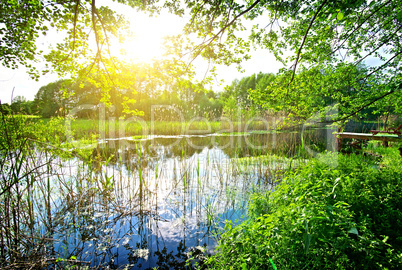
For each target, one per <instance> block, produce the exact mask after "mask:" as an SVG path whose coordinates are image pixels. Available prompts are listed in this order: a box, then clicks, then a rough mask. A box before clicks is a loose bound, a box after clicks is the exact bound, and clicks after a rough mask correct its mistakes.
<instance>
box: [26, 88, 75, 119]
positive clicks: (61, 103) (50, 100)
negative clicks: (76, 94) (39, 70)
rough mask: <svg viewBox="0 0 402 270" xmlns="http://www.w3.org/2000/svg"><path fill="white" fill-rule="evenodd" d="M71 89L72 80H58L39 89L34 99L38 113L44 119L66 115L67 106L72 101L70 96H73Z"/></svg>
mask: <svg viewBox="0 0 402 270" xmlns="http://www.w3.org/2000/svg"><path fill="white" fill-rule="evenodd" d="M71 87H72V82H71V81H70V80H58V81H56V82H53V83H49V84H48V85H46V86H42V87H41V88H39V91H38V92H37V93H36V95H35V99H34V107H35V110H36V113H37V114H39V115H41V116H42V117H52V116H56V115H59V116H64V115H66V110H67V109H68V108H67V107H68V106H67V104H68V102H69V100H70V99H71V97H70V96H69V95H68V94H69V93H70V94H72V93H71V92H72V88H71Z"/></svg>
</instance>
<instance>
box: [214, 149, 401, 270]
mask: <svg viewBox="0 0 402 270" xmlns="http://www.w3.org/2000/svg"><path fill="white" fill-rule="evenodd" d="M372 148H375V150H376V152H378V153H380V154H381V155H382V156H383V158H382V159H381V160H378V159H376V158H372V157H371V156H363V155H350V156H346V155H338V154H337V153H328V154H326V155H325V156H324V157H322V158H321V159H320V160H321V161H319V160H312V161H310V162H309V163H308V164H307V165H306V166H302V167H300V168H298V169H297V170H296V171H289V170H288V171H287V173H286V177H285V178H284V179H282V180H281V182H280V184H279V185H278V186H277V187H276V188H275V190H274V191H271V192H265V193H261V192H257V193H255V194H254V195H253V196H252V198H253V199H252V203H251V205H250V206H249V215H250V219H249V220H247V221H245V222H244V223H242V224H241V225H239V226H232V225H231V224H230V223H229V224H228V225H227V226H226V228H225V229H226V232H225V233H224V234H223V235H222V236H221V239H220V241H219V246H218V248H217V254H216V255H215V256H213V257H211V258H210V259H209V261H208V267H209V268H213V269H228V268H231V269H274V266H273V264H272V263H271V261H272V262H273V263H274V264H275V267H277V269H400V268H401V267H402V238H401V237H400V236H401V235H402V212H401V211H400V209H401V207H402V199H401V197H400V194H401V191H402V190H401V187H402V160H401V157H400V156H399V151H398V149H397V148H395V147H393V148H382V147H380V146H378V145H377V144H373V145H372ZM334 160H337V161H338V164H337V166H333V164H334V163H333V161H334ZM331 163H332V166H331V165H328V164H331Z"/></svg>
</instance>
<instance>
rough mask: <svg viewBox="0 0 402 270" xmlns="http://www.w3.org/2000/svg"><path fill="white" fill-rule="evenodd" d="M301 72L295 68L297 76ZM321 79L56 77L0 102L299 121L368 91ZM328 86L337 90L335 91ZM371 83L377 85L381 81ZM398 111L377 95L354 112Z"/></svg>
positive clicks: (10, 109) (57, 110) (346, 106)
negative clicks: (216, 81)
mask: <svg viewBox="0 0 402 270" xmlns="http://www.w3.org/2000/svg"><path fill="white" fill-rule="evenodd" d="M317 72H318V71H317ZM325 72H326V71H323V70H320V71H319V72H318V74H319V75H322V76H323V78H327V77H328V75H326V73H325ZM355 72H356V74H360V73H362V74H365V72H366V71H365V70H364V69H363V68H361V69H356V71H355ZM321 73H322V74H321ZM304 75H305V74H304V73H303V72H301V73H300V74H298V75H297V76H304ZM306 76H307V75H306ZM315 76H317V74H315ZM133 80H134V79H133ZM323 80H324V79H323ZM326 83H327V84H328V85H327V86H326V87H323V86H321V85H319V86H317V87H315V86H314V85H306V84H301V85H300V86H298V88H295V89H294V90H293V91H292V92H286V91H285V90H283V89H282V88H281V84H283V82H282V81H281V77H280V75H278V74H277V75H275V74H270V73H268V74H267V73H261V72H260V73H258V74H253V75H251V76H246V77H243V78H242V79H240V80H238V79H236V80H234V81H233V82H232V83H231V84H230V85H227V86H226V87H225V88H224V90H223V91H220V92H217V91H213V90H211V89H206V88H205V87H204V86H203V85H201V84H193V83H191V82H187V83H185V84H183V85H179V86H172V85H162V84H161V83H154V82H153V81H152V80H147V79H144V78H143V79H141V80H139V79H138V80H137V81H135V80H134V81H133V83H132V88H131V89H118V88H117V87H116V88H112V90H108V91H105V90H104V88H102V86H101V85H100V84H99V83H97V82H96V81H95V80H93V81H86V82H77V81H73V80H59V81H56V82H53V83H49V84H48V85H46V86H43V87H41V88H40V89H39V91H38V92H37V93H36V95H35V99H34V100H33V101H27V100H26V99H25V98H24V97H22V96H17V97H15V98H14V99H13V100H12V103H11V105H8V104H2V109H3V110H2V111H3V113H10V114H11V113H14V114H34V115H39V116H41V117H44V118H49V117H53V116H67V115H69V114H70V115H71V114H73V115H74V117H77V118H87V119H97V118H98V117H100V116H106V117H115V118H116V119H117V118H129V117H132V116H137V117H141V118H142V119H143V120H146V121H149V120H159V121H180V120H183V121H188V120H190V119H194V118H195V117H198V118H200V117H201V118H204V119H208V120H218V119H220V118H222V117H225V118H226V119H227V118H229V119H232V120H233V119H239V117H241V118H243V119H244V118H249V117H255V116H257V117H265V116H267V115H270V116H275V115H278V114H279V115H281V116H286V117H287V118H288V119H294V120H296V121H299V120H302V121H304V120H305V119H307V118H309V117H311V116H312V115H313V114H315V113H316V112H318V111H320V110H323V109H324V111H325V108H327V106H334V104H339V106H338V107H337V110H338V111H337V112H338V114H339V115H347V114H350V113H351V112H353V111H354V110H356V108H357V107H358V104H360V103H358V102H357V101H358V100H359V99H358V97H359V96H360V95H361V92H362V91H357V90H356V87H357V86H358V85H363V86H365V88H367V90H365V91H364V93H367V94H371V92H374V86H370V85H365V83H364V82H363V83H361V82H358V84H357V86H356V85H352V84H351V85H349V84H347V85H341V86H342V87H341V86H339V88H336V86H335V85H334V84H330V83H329V82H326ZM306 87H312V88H314V89H316V88H317V89H319V90H314V91H318V93H316V92H314V91H313V92H312V93H311V95H307V96H303V95H301V94H297V93H298V91H299V90H300V89H304V88H306ZM331 87H332V88H336V89H338V90H337V91H335V90H333V89H332V88H331ZM376 87H377V88H378V87H381V84H379V86H376ZM299 88H300V89H299ZM300 91H301V90H300ZM330 91H335V92H334V93H335V94H331V93H330ZM356 92H358V93H357V94H356ZM356 96H357V97H356ZM356 104H357V105H356ZM356 106H357V107H356ZM398 114H399V111H398V108H397V107H396V106H393V104H391V103H390V102H389V101H387V100H382V101H381V102H377V103H375V104H373V105H372V106H370V107H367V108H365V109H364V110H360V111H359V114H356V116H355V118H356V119H359V120H361V119H365V120H374V119H377V117H378V116H384V117H383V118H384V119H385V122H387V121H388V119H389V117H388V116H391V115H398Z"/></svg>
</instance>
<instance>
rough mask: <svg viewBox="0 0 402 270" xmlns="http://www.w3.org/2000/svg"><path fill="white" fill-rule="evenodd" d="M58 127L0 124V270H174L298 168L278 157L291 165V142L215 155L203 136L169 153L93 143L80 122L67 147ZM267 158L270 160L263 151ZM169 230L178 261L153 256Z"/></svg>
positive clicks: (255, 140)
mask: <svg viewBox="0 0 402 270" xmlns="http://www.w3.org/2000/svg"><path fill="white" fill-rule="evenodd" d="M64 124H65V119H63V118H53V119H51V120H49V121H46V122H42V121H38V120H37V119H35V120H34V121H32V120H27V119H23V118H7V119H5V118H3V124H2V126H1V128H2V130H1V132H2V134H4V136H2V137H1V138H2V139H1V147H2V148H1V154H2V155H3V157H5V158H3V159H2V161H1V164H0V165H1V166H2V179H1V183H0V184H1V191H2V193H1V196H0V200H1V204H0V208H1V217H2V223H1V226H2V227H1V230H0V234H1V235H0V238H1V241H2V243H4V245H2V247H1V248H0V255H1V261H0V264H1V267H3V268H9V269H13V268H57V267H58V268H68V267H73V266H77V267H90V268H101V267H111V268H112V267H120V266H122V265H126V266H129V267H138V268H141V265H143V264H144V263H145V262H147V261H153V265H155V266H161V265H166V263H167V262H166V261H169V264H170V265H171V267H174V266H175V264H176V266H178V265H182V264H183V262H185V260H186V259H187V258H188V256H187V255H185V254H187V253H186V252H187V251H188V252H190V251H189V250H190V249H188V247H189V246H192V247H193V248H194V247H197V246H204V245H206V244H207V243H208V245H211V246H213V245H214V243H215V241H216V239H218V238H220V232H221V231H222V230H223V229H224V227H225V226H226V223H227V222H228V221H229V220H232V221H233V222H235V223H236V220H238V222H240V221H241V220H242V219H244V218H245V216H246V209H247V207H248V202H249V200H250V196H252V194H253V192H259V191H262V190H270V189H272V188H273V184H274V183H275V182H276V180H279V179H281V178H282V175H284V171H288V170H293V169H294V168H297V167H298V166H295V165H294V164H296V163H297V162H298V161H296V159H297V158H298V157H293V158H281V157H280V155H281V154H286V153H289V151H290V150H289V147H292V148H293V150H292V151H291V152H292V153H291V156H294V155H300V151H299V152H298V151H297V147H296V146H295V145H294V144H296V143H297V142H298V139H297V136H296V135H293V134H290V135H289V136H288V137H286V138H282V137H280V138H279V137H278V140H277V141H276V142H277V143H278V145H277V146H276V147H274V149H271V148H269V147H268V148H266V149H265V147H263V146H265V145H268V144H269V143H271V142H270V141H264V140H268V139H264V137H263V136H264V134H255V135H253V136H254V137H250V138H241V137H238V138H236V139H235V140H233V142H234V144H235V145H236V144H237V143H240V142H241V143H243V142H244V141H245V140H248V141H249V142H250V143H252V145H253V147H254V146H256V147H255V149H254V148H249V149H244V148H242V147H241V146H240V145H238V147H237V148H236V147H235V148H234V149H231V148H227V149H224V150H222V149H219V148H218V147H217V146H215V145H209V146H208V147H204V146H203V140H205V138H203V137H200V138H196V137H194V138H193V137H191V138H190V139H189V140H182V139H178V140H177V145H176V146H174V147H173V146H172V145H170V144H168V145H165V144H163V143H162V142H163V141H164V140H165V139H161V140H160V142H161V143H160V144H159V143H157V142H156V140H151V141H141V140H139V141H133V142H130V143H124V144H123V143H120V142H119V141H117V140H116V141H113V140H112V141H106V140H105V141H104V142H100V143H97V144H94V143H95V142H97V139H98V138H99V137H98V135H96V134H95V133H93V134H92V136H89V135H88V134H91V132H88V130H91V128H93V127H94V126H93V125H94V122H93V121H92V122H91V121H81V122H79V124H80V125H83V126H84V127H82V128H81V131H80V130H79V128H78V130H75V129H74V128H72V130H71V132H72V134H70V135H73V136H77V134H80V132H83V134H84V133H85V135H82V138H83V139H82V140H80V141H71V140H68V136H69V134H68V130H67V131H66V129H63V128H60V127H63V126H64ZM71 124H72V125H73V124H74V123H73V122H72V123H71ZM192 124H194V123H192ZM161 125H162V124H161ZM172 126H173V127H174V125H172ZM194 127H197V128H200V129H202V128H204V127H205V126H202V125H199V126H194ZM220 127H222V126H220ZM95 129H96V128H95ZM160 129H161V131H162V127H160ZM112 130H118V129H117V128H115V129H112ZM133 130H135V128H133ZM84 131H85V132H84ZM94 132H95V131H94ZM105 132H106V134H108V132H109V131H107V130H105ZM174 132H175V131H172V133H174ZM133 133H134V132H133ZM126 135H127V134H126ZM79 136H81V135H78V137H79ZM135 136H137V135H135ZM221 139H222V142H220V143H222V144H224V145H226V144H228V142H232V141H231V138H229V137H228V138H221ZM270 139H271V138H270ZM270 139H269V140H270ZM189 141H190V142H191V145H193V146H191V145H189V143H188V142H189ZM150 142H152V143H150ZM216 142H218V141H216ZM282 144H284V146H282ZM194 146H196V147H194ZM271 150H275V151H277V152H276V153H277V156H275V155H267V153H266V152H264V151H271ZM247 155H249V156H250V155H258V156H259V157H257V158H251V157H247ZM290 164H292V165H290ZM172 230H173V231H174V232H175V235H176V236H175V241H177V243H178V244H179V243H180V245H181V246H180V254H181V255H180V260H179V259H178V257H176V259H174V260H173V259H172V258H174V256H173V255H172V254H171V252H173V251H167V250H164V249H162V250H161V249H159V247H160V246H163V244H164V241H165V237H167V236H168V235H169V234H168V233H167V232H170V231H172ZM155 243H156V244H155ZM186 245H188V246H186ZM210 249H211V248H209V250H210ZM193 251H194V250H193ZM191 252H192V251H191ZM191 252H190V253H191ZM198 253H199V252H198ZM124 258H128V259H124ZM162 259H163V260H165V261H161V260H162ZM155 260H156V261H155Z"/></svg>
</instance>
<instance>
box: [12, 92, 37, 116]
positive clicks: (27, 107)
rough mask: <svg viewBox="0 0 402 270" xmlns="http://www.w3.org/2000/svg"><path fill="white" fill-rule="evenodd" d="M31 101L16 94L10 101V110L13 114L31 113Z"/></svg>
mask: <svg viewBox="0 0 402 270" xmlns="http://www.w3.org/2000/svg"><path fill="white" fill-rule="evenodd" d="M31 107H32V101H29V100H27V99H26V98H25V97H24V96H16V97H15V98H13V100H12V102H11V106H10V108H11V111H12V112H13V113H15V114H31V113H32V111H31Z"/></svg>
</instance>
